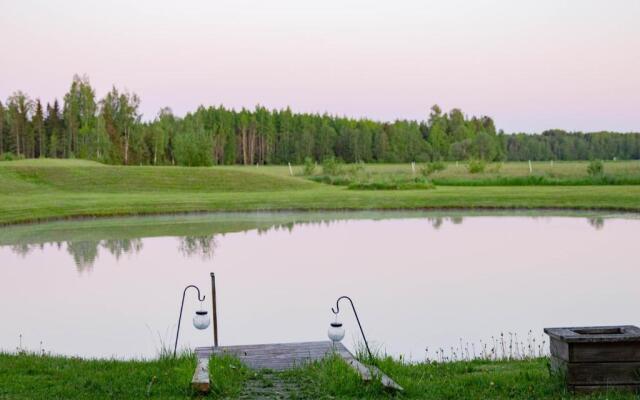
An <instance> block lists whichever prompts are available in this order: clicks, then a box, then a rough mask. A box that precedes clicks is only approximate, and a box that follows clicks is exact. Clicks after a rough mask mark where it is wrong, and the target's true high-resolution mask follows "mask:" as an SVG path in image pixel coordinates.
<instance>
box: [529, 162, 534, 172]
mask: <svg viewBox="0 0 640 400" xmlns="http://www.w3.org/2000/svg"><path fill="white" fill-rule="evenodd" d="M529 173H530V174H532V173H533V167H532V166H531V160H529Z"/></svg>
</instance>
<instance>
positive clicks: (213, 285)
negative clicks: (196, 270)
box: [211, 272, 218, 347]
mask: <svg viewBox="0 0 640 400" xmlns="http://www.w3.org/2000/svg"><path fill="white" fill-rule="evenodd" d="M211 306H212V309H211V315H212V317H213V346H214V347H218V305H217V302H216V274H214V273H213V272H212V273H211Z"/></svg>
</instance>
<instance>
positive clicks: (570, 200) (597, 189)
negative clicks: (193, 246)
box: [0, 160, 640, 224]
mask: <svg viewBox="0 0 640 400" xmlns="http://www.w3.org/2000/svg"><path fill="white" fill-rule="evenodd" d="M584 165H585V170H586V163H584ZM607 165H608V164H607ZM607 165H605V171H607ZM374 167H375V168H380V169H391V168H394V166H393V165H389V166H386V165H385V166H377V165H376V166H374ZM395 167H398V166H395ZM404 167H407V166H404ZM367 168H368V166H367ZM408 168H409V169H410V166H408ZM527 168H528V167H527ZM630 168H631V167H630ZM300 171H301V167H296V168H295V169H294V173H298V172H300ZM445 171H446V170H445ZM283 172H284V173H283ZM287 174H288V167H286V166H285V167H280V166H278V167H264V166H262V167H255V166H252V167H211V168H184V167H132V166H131V167H119V166H103V165H101V164H97V163H90V162H86V161H75V160H60V161H58V160H24V161H18V162H0V224H8V223H19V222H31V221H40V220H48V219H57V218H70V217H97V216H113V215H138V214H160V213H175V212H193V211H256V210H362V209H452V208H469V209H494V208H500V209H514V208H518V209H533V208H549V209H578V210H618V211H640V185H614V186H598V185H591V186H511V187H509V186H489V187H473V186H468V187H467V186H437V187H436V188H435V189H430V190H402V191H394V190H380V191H371V190H349V189H347V188H344V187H337V186H332V185H327V184H322V183H315V182H310V181H308V180H306V179H304V178H302V177H298V176H287Z"/></svg>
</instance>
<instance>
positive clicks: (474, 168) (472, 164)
mask: <svg viewBox="0 0 640 400" xmlns="http://www.w3.org/2000/svg"><path fill="white" fill-rule="evenodd" d="M486 167H487V164H486V163H485V162H484V160H469V164H467V169H468V170H469V173H471V174H479V173H482V172H484V169H485V168H486Z"/></svg>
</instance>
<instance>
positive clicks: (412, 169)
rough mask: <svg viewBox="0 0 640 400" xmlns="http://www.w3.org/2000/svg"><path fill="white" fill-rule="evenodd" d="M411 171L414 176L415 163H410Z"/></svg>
mask: <svg viewBox="0 0 640 400" xmlns="http://www.w3.org/2000/svg"><path fill="white" fill-rule="evenodd" d="M411 171H412V172H413V173H414V174H415V173H416V163H415V161H412V162H411Z"/></svg>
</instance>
